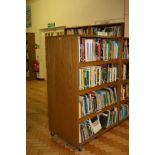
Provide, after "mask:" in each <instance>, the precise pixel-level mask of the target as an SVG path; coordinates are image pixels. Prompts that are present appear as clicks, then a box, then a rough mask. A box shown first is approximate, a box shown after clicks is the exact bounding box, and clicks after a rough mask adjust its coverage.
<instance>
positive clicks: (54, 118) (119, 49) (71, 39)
mask: <svg viewBox="0 0 155 155" xmlns="http://www.w3.org/2000/svg"><path fill="white" fill-rule="evenodd" d="M128 55H129V39H128V38H124V37H101V36H94V35H68V36H55V37H51V36H48V37H46V59H47V60H46V63H47V89H48V115H49V130H50V132H51V134H52V135H54V134H57V135H59V136H60V137H62V138H63V139H65V140H66V141H67V142H68V143H70V144H72V145H74V146H76V147H77V148H81V147H82V145H84V144H85V143H86V142H89V141H90V140H92V139H93V138H94V137H96V136H99V135H100V134H103V133H104V132H106V131H108V130H110V129H111V128H113V127H115V126H117V125H118V124H119V123H121V122H122V121H124V120H125V119H126V118H128V106H129V104H128V103H129V93H128V89H129V86H128V84H129V59H128V58H129V57H128ZM94 120H95V121H96V123H97V125H95V124H94V122H95V121H94Z"/></svg>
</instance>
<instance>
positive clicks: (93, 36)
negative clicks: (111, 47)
mask: <svg viewBox="0 0 155 155" xmlns="http://www.w3.org/2000/svg"><path fill="white" fill-rule="evenodd" d="M77 36H79V37H82V38H103V39H116V40H117V39H121V38H123V37H121V36H120V37H115V36H99V35H77Z"/></svg>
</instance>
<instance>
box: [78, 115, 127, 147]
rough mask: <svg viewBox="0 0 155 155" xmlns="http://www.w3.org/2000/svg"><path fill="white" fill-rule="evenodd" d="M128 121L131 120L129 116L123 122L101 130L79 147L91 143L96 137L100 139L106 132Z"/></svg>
mask: <svg viewBox="0 0 155 155" xmlns="http://www.w3.org/2000/svg"><path fill="white" fill-rule="evenodd" d="M127 119H129V116H127V117H126V118H125V119H123V120H121V121H118V123H116V124H114V125H112V126H110V127H109V128H105V129H101V130H100V131H99V132H98V133H96V134H94V135H93V136H91V137H90V138H89V139H88V140H86V141H84V142H82V143H80V144H79V145H80V146H82V145H84V144H86V143H88V142H90V141H91V140H92V139H94V138H95V137H98V136H100V135H102V134H103V133H105V132H107V131H109V130H111V129H112V128H114V127H115V126H117V125H119V124H121V123H123V122H124V121H125V120H127Z"/></svg>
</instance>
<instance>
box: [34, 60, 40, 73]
mask: <svg viewBox="0 0 155 155" xmlns="http://www.w3.org/2000/svg"><path fill="white" fill-rule="evenodd" d="M33 65H34V71H35V72H39V62H38V60H34V62H33Z"/></svg>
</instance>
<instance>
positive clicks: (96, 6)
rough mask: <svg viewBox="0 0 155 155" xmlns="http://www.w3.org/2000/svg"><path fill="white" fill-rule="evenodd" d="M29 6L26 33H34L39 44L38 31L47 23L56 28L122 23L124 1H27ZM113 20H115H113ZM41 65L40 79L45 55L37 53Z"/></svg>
mask: <svg viewBox="0 0 155 155" xmlns="http://www.w3.org/2000/svg"><path fill="white" fill-rule="evenodd" d="M27 3H29V4H31V12H32V27H31V28H27V32H35V38H36V39H35V40H36V43H37V44H39V45H40V44H41V43H40V29H42V28H46V27H47V24H48V23H49V22H55V23H56V26H63V25H66V26H79V25H89V24H95V22H96V21H104V20H109V19H111V22H120V21H121V22H122V21H124V0H27ZM114 19H115V20H114ZM38 57H39V61H40V64H41V71H40V74H39V76H40V78H44V77H45V64H44V63H45V60H44V57H45V54H44V52H43V51H39V52H38Z"/></svg>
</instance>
